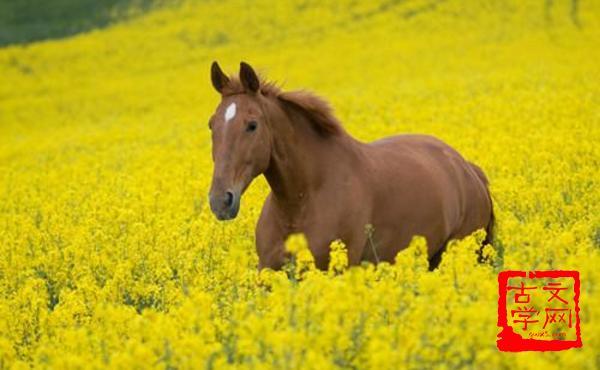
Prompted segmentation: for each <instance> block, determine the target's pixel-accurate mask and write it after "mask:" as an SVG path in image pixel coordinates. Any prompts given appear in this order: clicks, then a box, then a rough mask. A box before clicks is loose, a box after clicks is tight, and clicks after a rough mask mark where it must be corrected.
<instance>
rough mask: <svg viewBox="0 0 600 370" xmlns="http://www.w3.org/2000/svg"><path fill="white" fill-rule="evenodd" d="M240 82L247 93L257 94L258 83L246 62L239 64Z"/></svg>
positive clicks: (256, 77)
mask: <svg viewBox="0 0 600 370" xmlns="http://www.w3.org/2000/svg"><path fill="white" fill-rule="evenodd" d="M240 81H242V85H244V88H245V89H246V90H248V91H252V92H257V91H258V88H259V87H260V81H259V80H258V76H257V75H256V72H254V70H253V69H252V67H250V65H249V64H248V63H246V62H241V63H240Z"/></svg>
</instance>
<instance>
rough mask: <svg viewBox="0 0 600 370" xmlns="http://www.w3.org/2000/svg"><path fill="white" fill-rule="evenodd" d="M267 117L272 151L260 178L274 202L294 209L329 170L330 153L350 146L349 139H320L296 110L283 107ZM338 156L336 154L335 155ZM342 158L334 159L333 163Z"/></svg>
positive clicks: (341, 137) (320, 136)
mask: <svg viewBox="0 0 600 370" xmlns="http://www.w3.org/2000/svg"><path fill="white" fill-rule="evenodd" d="M280 108H281V109H278V110H274V112H273V114H271V117H270V118H271V120H270V121H271V122H272V125H273V128H272V132H273V133H272V150H271V159H270V163H269V167H268V168H267V170H266V171H265V173H264V175H265V177H266V179H267V182H268V183H269V186H270V187H271V191H272V194H273V196H274V198H275V201H276V202H277V203H279V204H280V205H282V206H284V207H287V208H288V209H289V210H293V209H294V208H298V207H299V206H300V205H301V204H302V203H303V202H304V201H305V200H306V199H308V198H309V197H310V194H311V193H312V192H313V191H315V190H316V189H317V188H318V187H319V185H320V184H321V183H322V181H323V179H324V178H325V176H326V175H327V173H328V172H329V173H330V172H331V170H332V169H331V167H330V166H327V165H326V163H327V162H330V161H331V158H332V157H331V156H332V155H335V153H334V152H336V151H338V152H339V149H340V146H344V145H352V142H353V140H352V138H351V137H350V136H349V135H348V134H346V133H345V132H342V133H340V134H337V135H335V136H330V137H324V136H322V135H321V134H320V133H319V132H317V131H316V130H315V129H314V128H313V127H312V126H311V124H312V123H311V122H310V121H309V120H308V118H307V117H306V116H305V115H304V114H302V113H301V112H300V111H299V110H298V109H292V108H289V107H288V108H287V109H286V108H283V107H281V106H280ZM338 157H339V154H338ZM343 160H345V159H344V158H339V159H336V162H339V161H343Z"/></svg>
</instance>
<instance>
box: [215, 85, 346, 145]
mask: <svg viewBox="0 0 600 370" xmlns="http://www.w3.org/2000/svg"><path fill="white" fill-rule="evenodd" d="M243 93H245V89H244V86H243V85H242V82H241V81H240V80H239V78H238V77H237V76H230V77H229V81H228V82H227V84H226V85H225V86H224V87H223V91H222V94H223V96H228V95H235V94H243ZM260 93H261V94H263V95H264V96H266V97H271V98H274V99H278V100H279V101H280V102H282V103H284V104H289V105H291V106H293V107H295V108H296V109H298V110H300V111H301V112H303V113H304V114H305V115H306V117H307V118H308V120H309V121H310V122H312V123H313V125H314V128H315V129H316V130H317V131H318V132H319V133H320V134H322V135H326V136H329V135H338V134H340V133H342V132H343V128H342V124H341V123H340V121H338V119H337V118H336V117H335V116H334V114H333V109H332V108H331V106H330V105H329V103H327V101H325V100H324V99H322V98H321V97H319V96H317V95H315V94H313V93H312V92H310V91H306V90H296V91H282V90H281V88H280V87H279V86H278V85H277V84H276V83H275V82H271V81H266V80H264V79H261V83H260Z"/></svg>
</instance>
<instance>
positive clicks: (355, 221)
mask: <svg viewBox="0 0 600 370" xmlns="http://www.w3.org/2000/svg"><path fill="white" fill-rule="evenodd" d="M211 80H212V84H213V86H214V88H215V89H216V90H217V91H218V92H219V93H220V94H221V103H220V104H219V106H218V107H217V110H216V112H215V114H214V115H213V116H212V117H211V119H210V121H209V126H210V129H211V130H212V144H213V145H212V156H213V161H214V164H215V165H214V174H213V181H212V186H211V189H210V196H209V198H210V207H211V209H212V211H213V213H214V214H215V215H216V217H217V218H218V219H219V220H229V219H233V218H235V217H236V216H237V214H238V211H239V209H240V198H241V195H242V194H243V193H244V191H245V190H246V188H247V187H248V185H249V184H250V182H251V181H252V180H253V179H254V178H255V177H257V176H259V175H261V174H263V175H264V176H265V177H266V180H267V182H268V183H269V186H270V187H271V193H270V194H269V196H268V197H267V200H266V201H265V203H264V206H263V209H262V213H261V215H260V218H259V220H258V224H257V226H256V249H257V252H258V256H259V261H260V262H259V268H265V267H269V268H273V269H279V268H281V267H282V265H283V264H284V262H285V260H286V258H287V255H286V252H285V250H284V241H285V240H286V238H287V237H288V236H289V235H290V234H292V233H299V232H301V233H303V234H304V235H305V236H306V239H307V241H308V244H309V248H310V250H311V252H312V254H313V256H314V258H315V262H316V265H317V266H318V267H319V268H321V269H326V268H327V265H328V262H329V245H330V243H331V242H332V241H334V240H336V239H341V240H342V241H343V242H344V243H345V244H346V246H347V249H348V259H349V263H350V264H351V265H356V264H359V263H360V262H361V261H371V262H374V263H377V262H380V261H388V262H393V260H394V258H395V256H396V254H397V253H398V252H399V251H400V250H402V249H404V248H406V247H407V245H408V244H409V242H410V240H411V239H412V237H413V236H414V235H422V236H424V237H425V238H426V240H427V244H428V253H429V260H430V267H431V268H433V267H435V266H437V264H438V263H439V261H440V254H441V253H442V251H443V250H444V247H445V245H446V243H447V242H448V241H449V240H451V239H456V238H461V237H464V236H466V235H468V234H470V233H471V232H473V231H475V230H477V229H480V228H485V229H486V230H487V232H488V240H489V238H490V236H491V232H492V225H493V213H492V202H491V198H490V194H489V192H488V188H487V185H488V183H487V179H486V177H485V175H484V174H483V172H482V171H481V169H480V168H479V167H477V166H476V165H474V164H472V163H469V162H467V161H466V160H465V159H463V158H462V157H461V155H460V154H459V153H458V152H456V151H455V150H454V149H452V148H451V147H450V146H448V145H446V144H445V143H443V142H441V141H440V140H438V139H435V138H433V137H431V136H425V135H398V136H393V137H388V138H385V139H381V140H378V141H375V142H372V143H362V142H359V141H357V140H356V139H354V138H353V137H352V136H350V135H349V134H348V133H347V132H346V131H345V130H344V129H343V128H342V125H341V124H340V123H339V121H338V120H337V119H336V118H335V117H334V116H333V114H332V111H331V109H330V107H329V105H328V104H327V103H326V102H325V101H323V100H322V99H320V98H318V97H316V96H315V95H313V94H310V93H308V92H305V91H291V92H283V91H281V90H280V89H279V88H278V87H276V86H275V85H274V84H272V83H266V82H264V81H262V80H261V79H259V78H258V76H257V75H256V73H255V72H254V70H253V69H252V67H250V66H249V65H248V64H246V63H244V62H242V63H241V65H240V72H239V79H238V78H235V77H233V76H232V77H227V76H226V75H225V74H224V73H223V71H222V70H221V68H220V67H219V65H218V64H217V63H216V62H213V64H212V67H211ZM366 229H368V230H366Z"/></svg>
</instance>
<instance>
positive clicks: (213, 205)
mask: <svg viewBox="0 0 600 370" xmlns="http://www.w3.org/2000/svg"><path fill="white" fill-rule="evenodd" d="M208 199H209V203H210V209H211V211H212V212H213V213H214V215H215V216H216V217H217V219H218V220H219V221H225V220H233V219H234V218H236V216H237V214H238V212H239V211H240V193H239V192H237V191H234V190H226V191H224V192H211V193H210V194H209V196H208Z"/></svg>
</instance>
